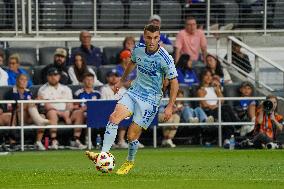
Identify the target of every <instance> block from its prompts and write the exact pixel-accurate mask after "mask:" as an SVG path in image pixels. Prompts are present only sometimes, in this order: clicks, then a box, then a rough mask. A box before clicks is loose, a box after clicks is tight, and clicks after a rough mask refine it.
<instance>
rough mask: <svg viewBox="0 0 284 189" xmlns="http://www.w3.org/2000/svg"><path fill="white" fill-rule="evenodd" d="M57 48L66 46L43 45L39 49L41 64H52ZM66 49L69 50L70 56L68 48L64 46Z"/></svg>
mask: <svg viewBox="0 0 284 189" xmlns="http://www.w3.org/2000/svg"><path fill="white" fill-rule="evenodd" d="M57 48H64V47H42V48H40V49H39V65H48V64H52V63H53V61H54V52H55V50H56V49H57ZM64 49H65V50H66V51H67V57H68V49H67V48H64ZM67 59H68V58H67ZM67 62H68V60H67Z"/></svg>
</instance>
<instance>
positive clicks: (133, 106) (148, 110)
mask: <svg viewBox="0 0 284 189" xmlns="http://www.w3.org/2000/svg"><path fill="white" fill-rule="evenodd" d="M117 103H119V104H122V105H124V106H126V107H127V108H128V110H129V111H130V112H131V114H132V115H133V119H132V121H133V122H134V123H136V124H138V125H139V126H140V127H142V128H144V129H147V128H148V127H149V126H150V124H151V123H152V121H153V120H154V118H155V116H156V114H157V112H158V106H154V105H151V104H150V103H148V102H145V101H142V100H140V99H138V98H134V97H132V96H131V95H129V94H128V93H124V95H123V96H122V98H121V99H120V100H119V101H118V102H117Z"/></svg>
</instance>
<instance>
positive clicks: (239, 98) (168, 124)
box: [0, 97, 265, 151]
mask: <svg viewBox="0 0 284 189" xmlns="http://www.w3.org/2000/svg"><path fill="white" fill-rule="evenodd" d="M243 99H251V100H264V99H265V97H219V98H206V99H205V98H177V101H200V100H218V122H214V123H178V124H176V123H158V126H159V127H166V126H187V127H188V126H206V125H215V126H218V145H219V146H220V147H221V146H222V127H223V126H226V125H252V124H254V123H253V122H222V112H221V106H222V104H221V101H223V100H224V101H226V100H228V101H235V100H243ZM162 100H165V101H167V100H169V99H168V98H163V99H162ZM87 101H90V100H86V99H82V100H19V101H17V103H18V104H19V105H20V117H21V118H20V120H21V122H20V125H19V126H0V130H14V129H17V130H20V132H21V134H20V136H21V143H20V145H21V150H22V151H24V131H25V130H26V129H40V128H43V129H50V128H58V129H68V128H87V129H88V130H87V136H88V148H89V149H91V128H88V127H87V125H48V126H25V125H24V111H23V107H24V106H23V105H24V104H29V103H36V104H38V103H50V102H66V103H67V102H71V103H73V102H87ZM8 103H16V102H15V101H11V100H8V101H7V100H0V104H8ZM153 146H154V148H156V147H157V127H156V126H154V127H153Z"/></svg>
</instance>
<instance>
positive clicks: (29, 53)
mask: <svg viewBox="0 0 284 189" xmlns="http://www.w3.org/2000/svg"><path fill="white" fill-rule="evenodd" d="M15 53H17V54H19V56H20V64H21V65H22V66H35V65H37V64H38V62H37V53H36V49H35V48H28V47H26V48H24V47H10V48H8V49H7V50H6V57H7V58H9V56H11V55H12V54H15Z"/></svg>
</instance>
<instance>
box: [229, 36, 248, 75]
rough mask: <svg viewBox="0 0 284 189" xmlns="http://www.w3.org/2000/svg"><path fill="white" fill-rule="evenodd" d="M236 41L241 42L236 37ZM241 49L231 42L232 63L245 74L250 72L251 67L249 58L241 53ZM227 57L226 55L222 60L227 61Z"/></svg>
mask: <svg viewBox="0 0 284 189" xmlns="http://www.w3.org/2000/svg"><path fill="white" fill-rule="evenodd" d="M237 39H238V40H239V41H242V40H241V39H240V38H238V37H237ZM241 48H242V47H241V46H240V45H239V44H237V43H234V42H232V63H233V64H234V65H235V66H237V67H238V68H240V69H241V70H243V71H245V72H246V73H250V72H251V71H252V66H251V64H250V60H249V57H248V55H247V54H245V53H243V52H242V51H241ZM227 56H228V55H226V56H225V57H224V59H226V60H227Z"/></svg>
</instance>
